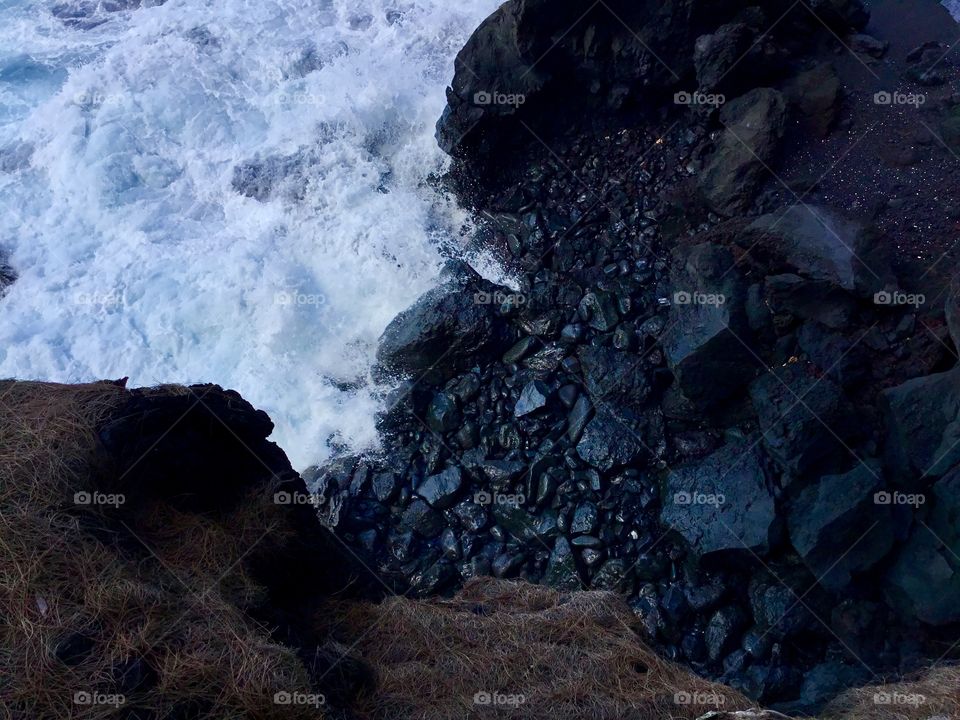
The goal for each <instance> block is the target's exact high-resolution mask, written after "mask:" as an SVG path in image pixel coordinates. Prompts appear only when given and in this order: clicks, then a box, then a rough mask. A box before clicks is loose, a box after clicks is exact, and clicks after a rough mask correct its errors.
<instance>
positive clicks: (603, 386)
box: [577, 346, 650, 407]
mask: <svg viewBox="0 0 960 720" xmlns="http://www.w3.org/2000/svg"><path fill="white" fill-rule="evenodd" d="M577 357H578V358H579V360H580V367H581V368H582V370H583V379H584V382H585V383H586V386H587V392H588V393H589V394H590V397H591V399H592V400H593V402H594V403H595V404H597V405H599V404H601V403H602V402H603V400H604V398H606V399H607V402H610V401H611V400H613V399H615V402H616V404H617V405H625V406H632V407H637V406H639V405H641V404H642V403H643V402H644V401H645V400H646V399H647V397H648V396H649V394H650V383H649V381H648V380H647V376H646V374H645V372H644V367H643V362H642V361H641V357H640V356H639V355H637V354H636V353H628V352H623V351H621V350H613V349H611V348H605V347H594V346H590V347H582V348H580V351H579V352H578V354H577Z"/></svg>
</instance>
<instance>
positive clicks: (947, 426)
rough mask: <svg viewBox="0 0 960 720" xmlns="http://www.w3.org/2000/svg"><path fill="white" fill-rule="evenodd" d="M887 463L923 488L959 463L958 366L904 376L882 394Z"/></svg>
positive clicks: (905, 479)
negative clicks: (919, 375) (937, 371)
mask: <svg viewBox="0 0 960 720" xmlns="http://www.w3.org/2000/svg"><path fill="white" fill-rule="evenodd" d="M882 399H883V406H884V412H885V416H886V428H887V437H886V453H887V458H886V460H887V464H888V466H889V467H890V468H891V470H892V472H893V473H894V474H895V476H896V477H897V479H898V480H900V481H901V482H902V483H904V484H905V485H906V486H907V487H908V488H910V489H911V490H922V489H924V488H925V487H927V486H929V484H930V483H931V481H932V480H933V479H935V478H938V477H940V476H941V475H943V474H944V473H945V472H947V471H948V470H949V469H950V468H951V467H954V466H955V465H957V464H958V463H960V443H958V440H960V368H954V369H953V370H950V371H948V372H945V373H939V374H937V375H927V376H925V377H920V378H914V379H913V380H908V381H907V382H905V383H904V384H903V385H900V386H898V387H895V388H891V389H890V390H886V391H884V392H883V394H882Z"/></svg>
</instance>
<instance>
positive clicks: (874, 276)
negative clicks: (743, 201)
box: [743, 204, 895, 298]
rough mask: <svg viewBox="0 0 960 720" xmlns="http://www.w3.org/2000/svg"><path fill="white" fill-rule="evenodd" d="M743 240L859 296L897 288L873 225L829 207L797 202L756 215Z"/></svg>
mask: <svg viewBox="0 0 960 720" xmlns="http://www.w3.org/2000/svg"><path fill="white" fill-rule="evenodd" d="M743 242H746V243H751V244H758V245H759V246H760V249H761V250H763V251H765V252H768V253H769V254H770V256H771V257H772V258H775V259H776V260H778V261H779V262H781V263H783V266H784V267H783V269H784V270H789V271H791V272H793V273H795V274H797V275H799V276H801V277H803V278H806V279H808V280H813V281H816V283H823V284H825V285H827V286H830V287H832V288H838V289H840V290H843V291H845V292H847V293H850V294H853V295H857V296H859V297H862V298H872V297H873V296H874V294H876V293H878V292H882V291H884V290H885V289H888V288H892V287H895V284H894V278H893V272H892V271H891V270H890V261H889V252H888V250H887V249H886V247H885V245H884V242H883V238H882V237H881V236H880V234H879V233H878V232H877V231H876V229H875V228H873V227H871V226H870V225H869V224H867V223H864V222H862V221H860V220H858V219H856V218H852V217H849V216H847V215H845V214H843V213H841V212H838V211H837V210H834V209H832V208H828V207H823V206H817V205H806V204H797V205H794V206H792V207H791V208H789V209H788V210H787V211H786V212H785V213H770V214H767V215H763V216H762V217H759V218H757V219H756V220H755V221H754V222H753V223H751V224H750V225H749V226H748V227H747V229H746V231H745V238H744V240H743Z"/></svg>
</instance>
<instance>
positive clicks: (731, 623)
mask: <svg viewBox="0 0 960 720" xmlns="http://www.w3.org/2000/svg"><path fill="white" fill-rule="evenodd" d="M748 622H749V620H748V618H747V616H746V613H744V612H743V610H741V609H740V607H739V606H737V605H728V606H727V607H724V608H720V609H719V610H717V612H715V613H714V614H713V616H712V617H711V618H710V621H709V622H708V623H707V630H706V633H705V634H704V640H705V641H706V644H707V657H709V658H710V662H719V661H720V660H721V659H722V658H723V657H725V656H726V655H727V653H729V652H730V651H731V650H733V649H734V648H735V647H736V646H737V644H738V642H739V640H740V633H742V632H743V630H744V629H745V628H746V626H747V624H748Z"/></svg>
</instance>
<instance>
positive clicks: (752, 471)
mask: <svg viewBox="0 0 960 720" xmlns="http://www.w3.org/2000/svg"><path fill="white" fill-rule="evenodd" d="M660 520H661V522H663V523H664V524H665V525H667V526H669V527H672V528H673V529H675V530H676V531H677V532H679V533H680V534H681V535H683V537H684V538H685V539H686V540H687V542H689V543H690V545H691V546H692V547H693V549H694V551H695V552H696V553H697V554H698V555H701V556H704V555H709V554H711V553H721V552H746V551H747V550H749V551H750V552H753V553H756V554H759V555H763V554H765V553H766V552H767V551H768V550H770V548H771V546H772V544H773V542H774V540H775V525H776V512H775V508H774V501H773V495H772V494H771V493H770V490H769V489H768V487H767V479H766V473H765V472H764V470H763V467H762V466H761V464H760V458H759V456H758V453H757V451H756V449H755V448H751V446H750V445H748V444H746V443H736V444H735V443H730V444H728V445H724V446H723V447H722V448H720V449H719V450H717V451H716V452H715V453H713V454H712V455H710V456H709V457H707V458H705V459H704V460H702V461H699V462H696V463H692V464H690V465H685V466H681V467H679V468H676V469H675V470H674V471H673V472H672V473H670V475H669V477H668V478H667V481H666V485H665V488H664V497H663V509H662V510H661V512H660Z"/></svg>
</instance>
